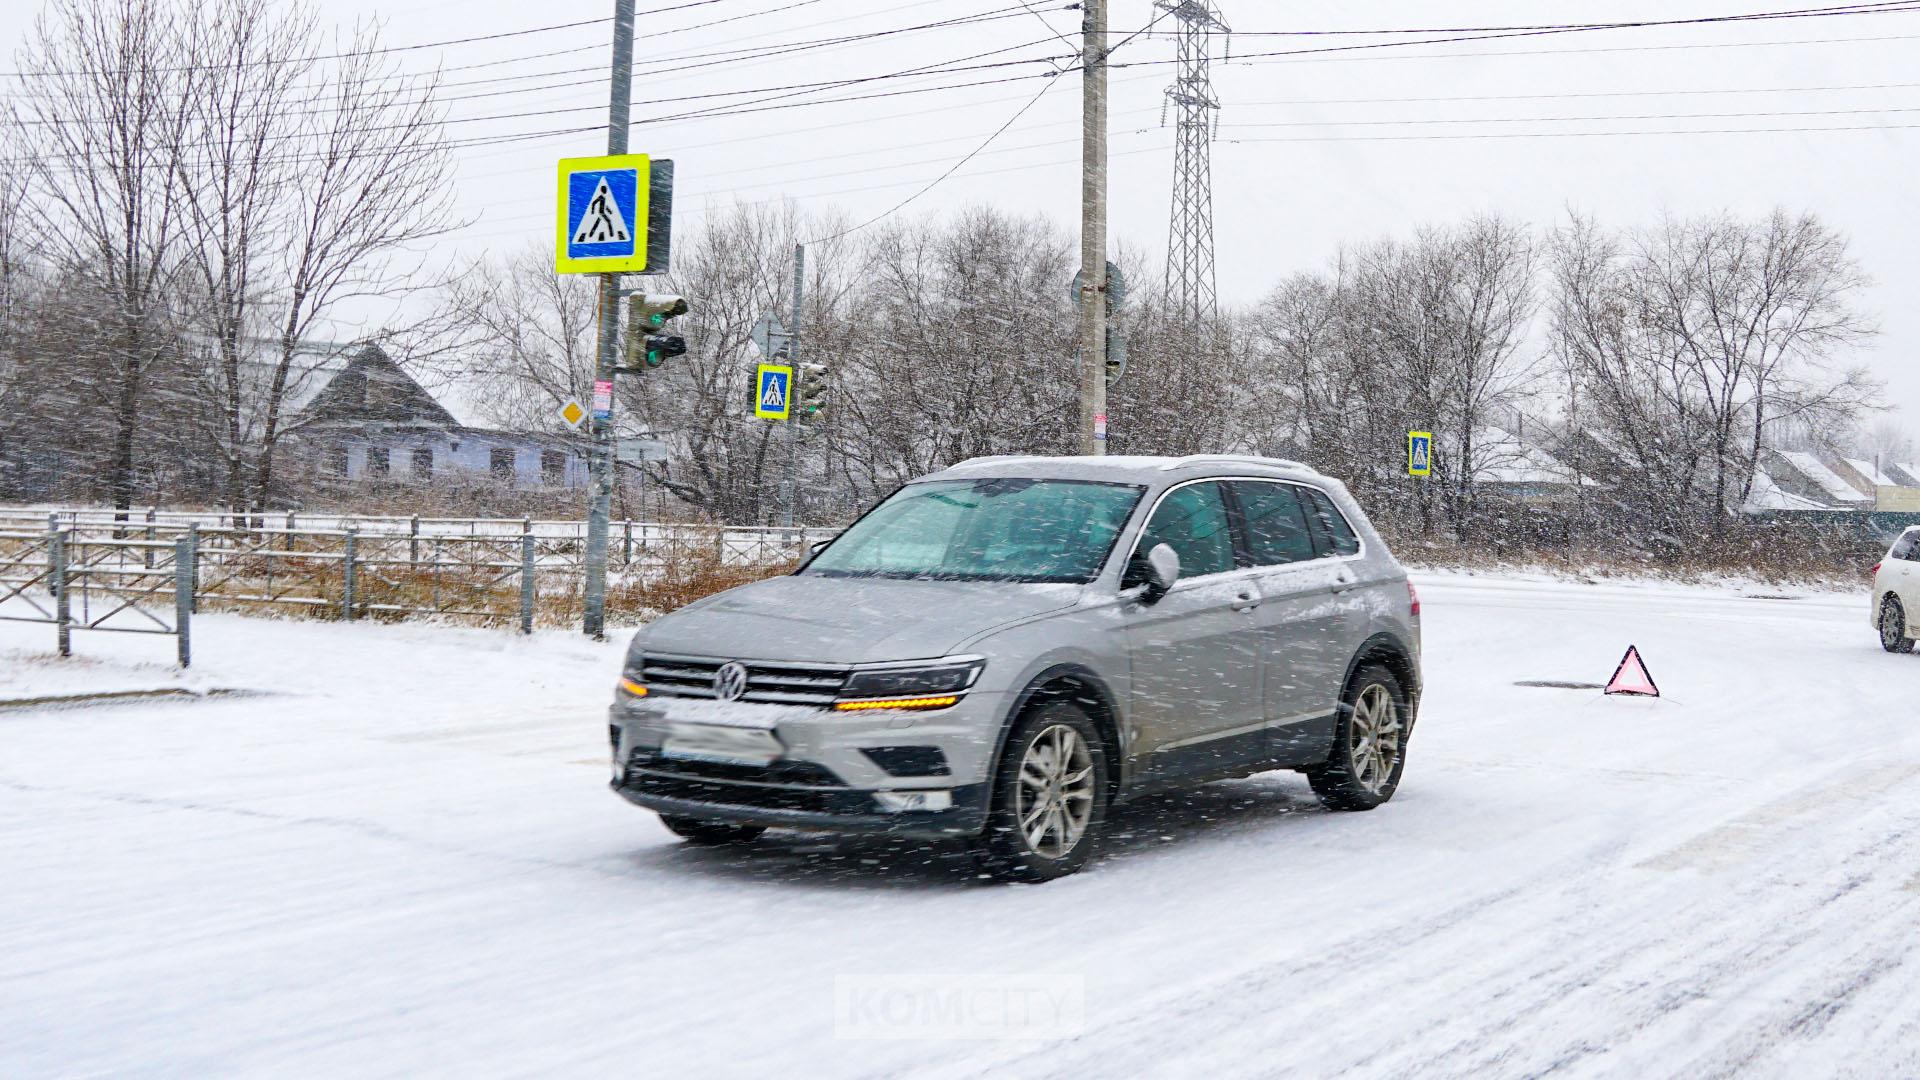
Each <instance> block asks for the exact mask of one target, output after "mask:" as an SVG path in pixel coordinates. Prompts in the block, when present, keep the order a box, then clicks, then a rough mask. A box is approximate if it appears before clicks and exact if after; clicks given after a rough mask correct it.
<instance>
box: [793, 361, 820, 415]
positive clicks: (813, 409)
mask: <svg viewBox="0 0 1920 1080" xmlns="http://www.w3.org/2000/svg"><path fill="white" fill-rule="evenodd" d="M794 377H795V378H796V379H798V380H799V383H800V389H799V391H798V392H797V393H796V394H795V396H794V403H795V404H796V405H797V406H798V410H797V411H798V412H799V414H800V418H801V419H802V420H807V419H811V418H812V417H814V416H817V415H819V413H820V410H822V409H824V408H826V407H827V365H825V364H814V363H802V364H801V365H800V367H799V370H797V371H796V372H794Z"/></svg>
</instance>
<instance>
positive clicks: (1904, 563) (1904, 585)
mask: <svg viewBox="0 0 1920 1080" xmlns="http://www.w3.org/2000/svg"><path fill="white" fill-rule="evenodd" d="M1873 625H1874V626H1875V627H1876V628H1877V629H1878V630H1879V631H1880V646H1881V648H1884V649H1886V650H1887V651H1888V652H1912V651H1913V639H1914V638H1915V637H1916V636H1920V525H1916V526H1914V527H1913V528H1911V529H1908V530H1907V531H1906V532H1904V533H1901V534H1900V539H1898V540H1895V541H1894V542H1893V547H1892V548H1891V549H1889V550H1888V551H1887V557H1886V558H1885V559H1882V560H1881V561H1880V563H1879V565H1877V566H1875V567H1874V568H1873Z"/></svg>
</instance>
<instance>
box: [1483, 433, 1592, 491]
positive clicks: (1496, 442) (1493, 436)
mask: <svg viewBox="0 0 1920 1080" xmlns="http://www.w3.org/2000/svg"><path fill="white" fill-rule="evenodd" d="M1474 456H1475V457H1476V458H1477V459H1478V461H1479V462H1480V464H1478V465H1477V466H1476V467H1475V469H1474V474H1475V475H1474V480H1475V482H1477V483H1482V484H1560V485H1565V486H1569V487H1571V486H1573V485H1574V484H1575V483H1579V484H1583V485H1587V486H1597V481H1594V480H1592V479H1590V478H1586V477H1581V476H1580V475H1579V474H1578V473H1576V472H1575V471H1574V470H1573V469H1571V468H1568V467H1567V466H1566V465H1565V464H1564V463H1562V462H1561V461H1560V459H1559V458H1556V457H1554V456H1553V455H1552V454H1550V453H1548V452H1547V451H1545V450H1543V449H1541V448H1540V447H1538V446H1536V445H1534V444H1532V443H1530V442H1527V441H1526V440H1524V439H1522V438H1520V437H1519V436H1517V435H1515V434H1513V433H1512V432H1510V431H1507V430H1505V429H1502V428H1493V427H1490V428H1484V429H1482V430H1481V431H1480V433H1479V435H1477V436H1476V437H1475V445H1474Z"/></svg>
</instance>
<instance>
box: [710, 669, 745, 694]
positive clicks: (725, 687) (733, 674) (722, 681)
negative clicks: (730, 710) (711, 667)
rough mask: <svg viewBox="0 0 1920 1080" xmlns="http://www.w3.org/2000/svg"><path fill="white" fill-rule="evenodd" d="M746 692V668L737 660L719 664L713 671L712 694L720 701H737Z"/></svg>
mask: <svg viewBox="0 0 1920 1080" xmlns="http://www.w3.org/2000/svg"><path fill="white" fill-rule="evenodd" d="M746 692H747V668H746V665H745V664H742V663H740V662H739V661H737V660H734V661H729V662H727V663H724V664H721V665H720V670H719V671H716V672H714V673H713V696H714V697H717V698H719V699H720V700H721V701H739V700H740V698H741V697H742V696H743V695H744V694H746Z"/></svg>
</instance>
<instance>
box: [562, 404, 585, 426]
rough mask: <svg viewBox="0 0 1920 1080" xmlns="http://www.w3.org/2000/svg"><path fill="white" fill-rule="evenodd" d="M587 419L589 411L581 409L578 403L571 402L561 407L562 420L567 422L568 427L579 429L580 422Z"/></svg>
mask: <svg viewBox="0 0 1920 1080" xmlns="http://www.w3.org/2000/svg"><path fill="white" fill-rule="evenodd" d="M586 418H587V410H585V409H583V408H581V407H580V403H579V402H577V401H569V402H567V403H566V404H565V405H562V406H560V419H562V420H565V421H566V422H567V426H568V427H573V428H577V427H579V426H580V421H582V420H585V419H586Z"/></svg>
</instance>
